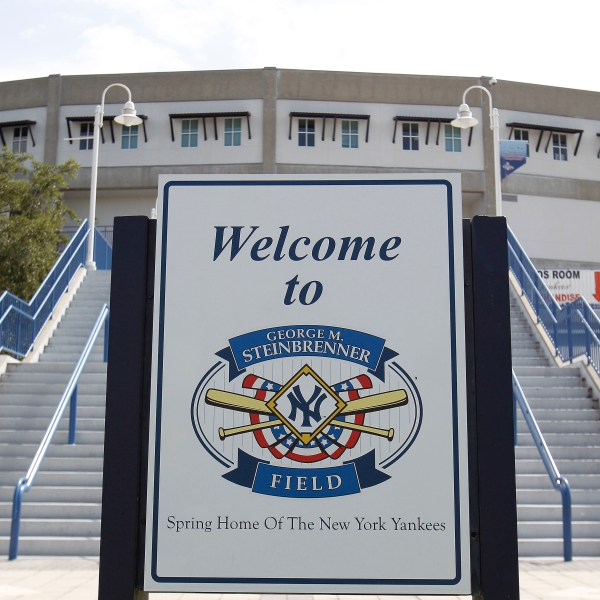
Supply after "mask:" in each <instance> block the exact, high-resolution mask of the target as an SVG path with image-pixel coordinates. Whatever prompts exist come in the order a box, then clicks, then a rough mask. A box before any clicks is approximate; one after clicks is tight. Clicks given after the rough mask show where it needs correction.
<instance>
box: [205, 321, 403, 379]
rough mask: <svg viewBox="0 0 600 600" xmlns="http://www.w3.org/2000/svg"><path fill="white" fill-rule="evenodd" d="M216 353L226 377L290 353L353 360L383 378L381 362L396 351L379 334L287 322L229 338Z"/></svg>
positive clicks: (383, 369) (236, 375) (231, 377)
mask: <svg viewBox="0 0 600 600" xmlns="http://www.w3.org/2000/svg"><path fill="white" fill-rule="evenodd" d="M216 354H217V356H219V357H220V358H222V359H224V360H226V361H227V362H228V363H229V381H232V380H233V379H235V378H236V377H238V376H239V375H240V374H241V373H244V371H245V370H246V368H247V367H250V366H252V365H254V364H256V363H260V362H263V361H268V360H274V359H277V358H290V357H294V356H318V357H321V358H335V359H337V360H345V361H349V362H353V363H356V364H359V365H362V366H363V367H365V368H366V369H367V370H368V371H369V373H371V374H372V375H374V376H375V377H377V378H378V379H380V380H381V381H385V363H386V362H387V361H388V360H390V359H392V358H394V357H395V356H397V355H398V353H397V352H395V351H394V350H391V349H390V348H387V347H386V346H385V340H384V339H382V338H380V337H377V336H374V335H370V334H368V333H363V332H361V331H356V330H354V329H345V328H342V327H331V326H328V325H291V326H286V327H270V328H269V329H260V330H258V331H252V332H250V333H245V334H243V335H239V336H237V337H234V338H231V339H230V340H229V346H227V347H226V348H223V349H222V350H220V351H219V352H217V353H216Z"/></svg>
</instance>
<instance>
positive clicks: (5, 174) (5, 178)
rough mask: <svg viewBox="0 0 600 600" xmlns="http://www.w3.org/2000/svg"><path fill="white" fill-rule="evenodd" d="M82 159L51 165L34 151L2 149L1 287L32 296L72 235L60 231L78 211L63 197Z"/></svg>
mask: <svg viewBox="0 0 600 600" xmlns="http://www.w3.org/2000/svg"><path fill="white" fill-rule="evenodd" d="M78 168H79V165H78V164H77V163H76V162H75V161H74V160H68V161H66V162H65V163H64V164H62V165H56V166H52V165H47V164H45V163H42V162H39V161H36V160H34V159H33V158H32V157H31V155H29V154H14V153H12V152H8V151H7V150H6V148H4V149H3V150H2V152H1V153H0V293H1V292H2V291H3V290H5V289H7V290H9V291H11V292H12V293H13V294H15V295H17V296H19V297H21V298H23V299H24V300H29V299H30V298H31V296H32V295H33V294H34V293H35V291H36V289H37V288H38V286H39V285H40V283H41V282H42V281H43V280H44V277H45V276H46V275H47V274H48V271H49V270H50V269H51V268H52V265H53V264H54V262H55V261H56V259H57V258H58V247H59V244H60V243H61V242H64V241H66V240H65V236H64V235H62V234H61V233H60V230H61V228H62V226H63V223H64V221H65V218H66V217H71V218H72V219H76V215H75V213H74V212H73V211H72V210H71V209H70V208H69V207H68V206H67V205H66V204H65V203H64V202H63V200H62V197H63V193H64V190H65V189H66V188H67V187H68V181H69V180H71V179H73V178H74V177H75V175H76V174H77V169H78Z"/></svg>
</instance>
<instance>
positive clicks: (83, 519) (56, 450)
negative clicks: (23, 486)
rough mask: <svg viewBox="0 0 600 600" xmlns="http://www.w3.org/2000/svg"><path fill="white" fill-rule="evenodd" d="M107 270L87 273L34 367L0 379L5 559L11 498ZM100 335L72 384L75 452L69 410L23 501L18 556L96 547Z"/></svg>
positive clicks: (1, 549) (94, 313)
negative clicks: (70, 440) (70, 442)
mask: <svg viewBox="0 0 600 600" xmlns="http://www.w3.org/2000/svg"><path fill="white" fill-rule="evenodd" d="M109 290H110V271H91V272H88V273H87V275H86V277H85V279H84V280H83V282H82V284H81V286H80V288H79V290H78V291H77V294H76V295H75V297H74V299H73V301H72V303H71V305H70V306H69V308H68V310H67V312H66V314H65V316H64V317H63V319H62V320H61V322H60V324H59V326H58V327H57V329H56V331H55V333H54V335H53V336H52V339H51V340H50V343H49V344H48V346H47V348H46V349H45V351H44V353H43V354H42V355H41V357H40V360H39V362H38V363H29V364H25V363H23V364H13V365H10V366H9V368H8V370H7V372H6V373H5V374H4V375H3V376H2V378H1V379H0V555H1V556H7V555H8V545H9V536H10V519H11V511H12V496H13V492H14V488H15V485H16V483H17V481H18V480H19V478H20V477H22V476H23V475H24V474H25V473H26V471H27V469H28V468H29V466H30V464H31V460H32V458H33V456H34V454H35V452H36V450H37V447H38V445H39V443H40V441H41V439H42V437H43V435H44V432H45V430H46V428H47V427H48V424H49V422H50V419H51V416H52V414H53V413H54V411H55V409H56V407H57V405H58V402H59V400H60V398H61V396H62V393H63V392H64V389H65V386H66V384H67V382H68V380H69V378H70V375H71V373H72V371H73V368H74V367H75V364H76V362H77V360H78V359H79V356H80V354H81V351H82V350H83V347H84V344H85V342H86V340H87V338H88V336H89V335H90V332H91V330H92V327H93V326H94V323H95V322H96V319H97V317H98V314H99V312H100V309H101V307H102V305H103V304H104V303H108V299H109ZM103 344H104V332H102V333H101V334H100V336H99V338H98V340H97V342H96V344H95V346H94V349H93V350H92V353H91V355H90V358H89V359H88V362H87V365H86V367H85V370H84V372H83V374H82V376H81V379H80V380H79V389H78V402H77V404H78V412H77V414H78V418H77V423H78V424H77V438H76V445H74V446H70V445H68V444H67V435H68V412H69V410H68V407H67V410H66V411H65V414H64V416H63V418H62V420H61V423H60V425H59V428H58V430H57V432H56V434H55V436H54V440H53V443H52V444H51V446H50V448H49V450H48V454H47V455H46V457H45V459H44V460H43V462H42V465H41V468H40V471H39V472H38V474H37V476H36V478H35V480H34V485H33V487H32V488H31V489H30V490H29V491H28V492H27V493H25V495H24V497H23V509H22V517H21V536H20V542H19V555H21V556H22V555H55V556H60V555H64V556H89V555H98V553H99V547H100V541H99V540H100V508H101V504H100V503H101V494H102V456H103V438H104V405H105V396H106V364H105V363H104V362H103V358H104V357H103V348H104V346H103Z"/></svg>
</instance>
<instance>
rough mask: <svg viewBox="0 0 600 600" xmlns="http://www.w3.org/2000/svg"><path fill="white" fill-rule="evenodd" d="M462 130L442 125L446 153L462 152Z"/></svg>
mask: <svg viewBox="0 0 600 600" xmlns="http://www.w3.org/2000/svg"><path fill="white" fill-rule="evenodd" d="M461 134H462V129H460V127H453V126H452V125H450V124H446V125H444V137H445V142H446V152H462V135H461Z"/></svg>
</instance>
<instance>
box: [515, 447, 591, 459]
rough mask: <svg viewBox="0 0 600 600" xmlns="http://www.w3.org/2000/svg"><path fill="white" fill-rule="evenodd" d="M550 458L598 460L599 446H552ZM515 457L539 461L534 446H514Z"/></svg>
mask: <svg viewBox="0 0 600 600" xmlns="http://www.w3.org/2000/svg"><path fill="white" fill-rule="evenodd" d="M550 452H551V454H552V458H554V460H557V461H560V460H561V459H590V458H592V459H600V446H553V447H552V449H551V450H550ZM515 456H516V458H517V460H519V459H538V460H541V459H540V453H539V451H538V449H537V447H536V446H533V445H531V446H516V447H515Z"/></svg>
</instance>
